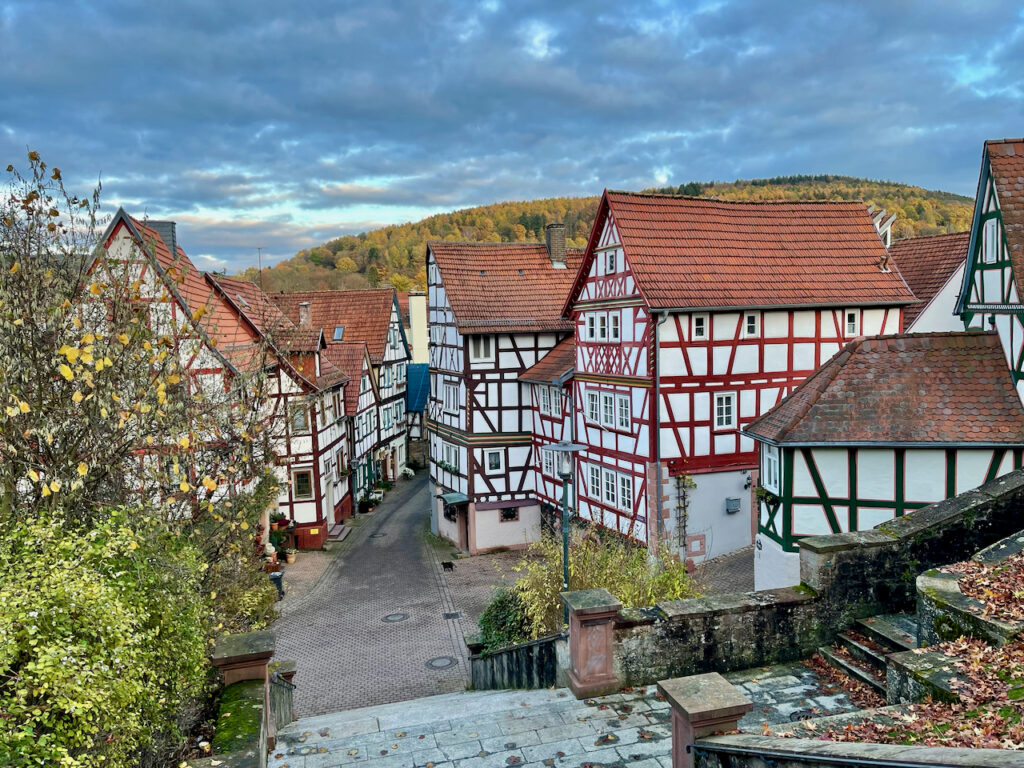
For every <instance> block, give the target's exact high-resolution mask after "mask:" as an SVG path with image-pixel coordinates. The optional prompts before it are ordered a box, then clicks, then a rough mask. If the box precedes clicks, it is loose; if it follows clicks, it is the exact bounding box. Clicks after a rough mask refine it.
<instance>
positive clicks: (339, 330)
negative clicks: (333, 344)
mask: <svg viewBox="0 0 1024 768" xmlns="http://www.w3.org/2000/svg"><path fill="white" fill-rule="evenodd" d="M344 336H345V326H344V325H336V326H334V339H333V340H334V341H341V340H342V338H343V337H344Z"/></svg>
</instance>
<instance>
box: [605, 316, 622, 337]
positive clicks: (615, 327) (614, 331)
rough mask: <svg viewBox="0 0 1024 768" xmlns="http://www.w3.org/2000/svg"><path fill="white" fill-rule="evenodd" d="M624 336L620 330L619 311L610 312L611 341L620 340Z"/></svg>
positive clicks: (609, 331) (609, 329)
mask: <svg viewBox="0 0 1024 768" xmlns="http://www.w3.org/2000/svg"><path fill="white" fill-rule="evenodd" d="M621 338H622V334H621V333H620V332H619V313H618V311H617V310H616V311H615V312H609V313H608V339H609V340H610V341H619V340H620V339H621Z"/></svg>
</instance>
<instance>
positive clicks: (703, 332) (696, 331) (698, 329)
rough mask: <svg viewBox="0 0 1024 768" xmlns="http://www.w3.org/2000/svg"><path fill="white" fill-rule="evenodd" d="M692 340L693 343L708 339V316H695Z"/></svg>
mask: <svg viewBox="0 0 1024 768" xmlns="http://www.w3.org/2000/svg"><path fill="white" fill-rule="evenodd" d="M691 323H692V325H691V326H690V329H691V330H690V338H691V339H692V340H693V341H703V340H705V339H707V337H708V315H693V317H692V318H691Z"/></svg>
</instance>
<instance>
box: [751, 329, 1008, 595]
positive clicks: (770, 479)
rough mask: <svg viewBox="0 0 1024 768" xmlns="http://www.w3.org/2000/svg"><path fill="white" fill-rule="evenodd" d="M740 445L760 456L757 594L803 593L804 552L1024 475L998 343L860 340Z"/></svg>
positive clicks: (951, 335) (967, 338) (962, 336)
mask: <svg viewBox="0 0 1024 768" xmlns="http://www.w3.org/2000/svg"><path fill="white" fill-rule="evenodd" d="M744 434H746V435H748V436H750V437H752V438H754V439H755V440H756V441H757V444H758V446H757V447H758V455H759V469H760V472H759V475H760V477H759V484H760V485H759V489H758V499H759V518H758V526H757V536H756V539H755V546H754V587H755V588H756V589H774V588H776V587H784V586H792V585H795V584H799V583H800V560H799V556H798V554H797V540H798V539H800V538H802V537H804V536H816V535H822V534H830V533H842V532H847V531H857V530H864V529H867V528H873V527H874V526H876V525H879V524H880V523H884V522H885V521H887V520H892V519H893V518H894V517H899V516H901V515H904V514H907V513H908V512H912V511H913V510H915V509H919V508H920V507H924V506H927V505H928V504H931V503H934V502H936V501H941V500H943V499H946V498H949V497H951V496H955V495H956V494H959V493H963V492H964V491H967V490H970V489H972V488H976V487H977V486H979V485H981V484H983V483H985V482H987V481H989V480H993V479H995V478H996V477H999V476H1001V475H1004V474H1006V473H1007V472H1010V471H1012V470H1014V469H1019V468H1020V467H1021V465H1022V454H1024V407H1022V406H1021V403H1020V400H1019V399H1018V398H1017V395H1016V392H1015V390H1014V383H1013V380H1012V379H1011V377H1010V375H1009V374H1008V372H1007V369H1006V363H1005V360H1004V358H1003V351H1002V345H1001V343H1000V340H999V336H998V335H997V334H996V333H993V332H967V333H965V332H946V333H928V334H899V335H894V336H871V337H863V338H859V339H855V340H854V341H852V342H850V343H849V344H848V345H847V346H846V347H844V348H843V349H842V350H840V351H839V352H838V353H837V354H836V355H835V356H834V357H833V358H832V359H831V360H829V361H828V362H827V363H825V365H823V366H822V367H821V368H819V369H818V371H816V372H815V373H814V374H813V375H811V376H810V377H809V378H807V379H806V380H804V382H803V383H802V384H800V386H798V387H797V388H796V389H795V390H794V391H793V393H792V394H790V396H789V397H787V398H786V399H785V400H783V401H782V402H781V403H779V404H778V405H777V406H775V407H774V408H773V409H771V410H770V411H768V412H767V413H765V414H764V415H762V416H760V417H759V418H758V419H756V420H755V421H753V422H752V423H751V424H750V425H749V426H748V427H747V428H746V429H745V430H744Z"/></svg>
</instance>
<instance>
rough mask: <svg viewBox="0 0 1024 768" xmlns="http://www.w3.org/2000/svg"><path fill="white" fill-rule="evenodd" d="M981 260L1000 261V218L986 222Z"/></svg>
mask: <svg viewBox="0 0 1024 768" xmlns="http://www.w3.org/2000/svg"><path fill="white" fill-rule="evenodd" d="M981 260H982V261H983V262H985V263H986V264H994V263H995V262H997V261H999V219H996V218H992V219H988V220H987V221H986V222H985V229H984V232H983V236H982V242H981Z"/></svg>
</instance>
